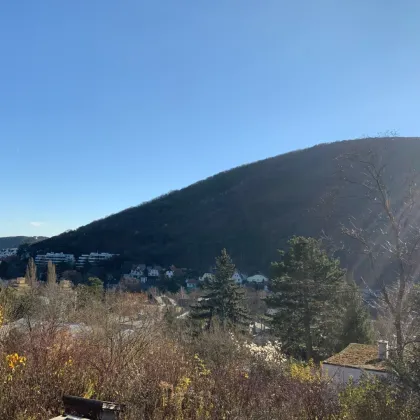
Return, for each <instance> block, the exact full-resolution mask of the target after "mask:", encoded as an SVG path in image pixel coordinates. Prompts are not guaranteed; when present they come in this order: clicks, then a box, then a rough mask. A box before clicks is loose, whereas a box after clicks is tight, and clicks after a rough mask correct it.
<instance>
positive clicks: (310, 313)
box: [267, 236, 344, 360]
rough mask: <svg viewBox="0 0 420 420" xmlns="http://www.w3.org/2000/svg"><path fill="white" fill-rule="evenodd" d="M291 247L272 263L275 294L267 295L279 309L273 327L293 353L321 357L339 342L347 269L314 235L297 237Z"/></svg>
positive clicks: (292, 240) (292, 241) (274, 306)
mask: <svg viewBox="0 0 420 420" xmlns="http://www.w3.org/2000/svg"><path fill="white" fill-rule="evenodd" d="M289 246H290V248H289V250H288V251H287V253H283V252H281V255H282V256H283V258H282V260H281V261H280V262H278V263H274V264H273V271H274V273H273V274H274V279H273V280H272V285H271V288H272V291H273V294H272V295H271V296H270V297H268V298H267V303H268V306H269V307H272V308H275V309H277V313H276V314H275V315H274V316H273V327H274V330H275V332H276V334H277V335H278V336H279V338H280V340H281V342H282V345H283V346H284V347H285V348H286V349H287V350H288V351H289V352H291V353H292V354H295V355H301V353H302V352H303V353H304V354H305V357H306V359H307V360H309V359H311V358H312V357H314V355H317V356H319V357H322V356H325V354H324V353H327V352H328V351H329V350H326V348H327V347H328V348H330V346H331V342H332V341H334V342H335V341H336V331H337V322H338V321H339V320H340V319H341V314H342V308H341V306H340V299H339V295H340V293H339V289H340V288H341V287H342V285H343V282H344V281H343V276H344V270H342V269H341V268H340V263H339V261H338V260H337V259H333V258H330V257H329V256H328V255H327V253H326V251H325V250H323V249H322V247H321V242H320V241H318V240H316V239H314V238H305V237H301V236H297V237H296V236H295V237H293V238H292V239H291V240H290V241H289Z"/></svg>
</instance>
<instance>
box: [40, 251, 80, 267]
mask: <svg viewBox="0 0 420 420" xmlns="http://www.w3.org/2000/svg"><path fill="white" fill-rule="evenodd" d="M48 261H51V262H52V263H54V264H60V263H67V264H74V263H75V262H76V258H74V255H73V254H64V253H63V252H47V253H46V254H40V255H37V256H36V257H35V264H36V265H46V264H48Z"/></svg>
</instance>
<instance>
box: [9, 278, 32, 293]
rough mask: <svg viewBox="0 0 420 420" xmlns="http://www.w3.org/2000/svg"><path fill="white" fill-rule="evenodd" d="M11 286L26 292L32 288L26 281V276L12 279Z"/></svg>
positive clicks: (20, 291)
mask: <svg viewBox="0 0 420 420" xmlns="http://www.w3.org/2000/svg"><path fill="white" fill-rule="evenodd" d="M10 287H12V288H13V289H15V290H16V291H18V292H19V293H23V292H26V291H27V290H29V289H30V288H31V287H30V286H29V284H28V283H27V282H26V279H25V277H18V278H17V279H16V280H12V281H11V282H10Z"/></svg>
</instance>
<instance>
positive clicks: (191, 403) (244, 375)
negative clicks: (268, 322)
mask: <svg viewBox="0 0 420 420" xmlns="http://www.w3.org/2000/svg"><path fill="white" fill-rule="evenodd" d="M40 293H41V294H43V295H45V294H48V293H50V295H49V297H50V302H47V301H46V300H41V301H40V300H39V295H38V296H33V297H32V298H33V299H35V301H36V302H38V305H33V306H31V305H28V307H29V308H34V307H36V311H35V310H34V311H32V312H30V313H29V314H28V316H27V317H26V318H25V319H26V321H25V322H26V323H25V327H24V328H21V329H20V331H13V332H11V333H10V334H9V335H7V336H5V337H3V339H2V340H1V343H0V418H1V419H8V420H14V419H17V420H23V419H25V420H43V419H49V418H51V417H53V416H54V415H57V414H59V413H60V412H61V411H62V404H61V397H62V395H63V393H67V394H72V395H77V396H84V397H86V398H98V399H105V400H113V401H117V402H119V403H123V404H125V405H126V411H125V413H124V417H123V420H140V419H177V420H180V419H183V420H186V419H274V418H275V419H308V420H309V419H339V418H345V417H342V416H341V414H340V410H341V407H340V400H339V396H338V394H337V392H336V390H335V389H333V388H332V387H331V386H330V385H329V384H328V383H327V382H325V381H324V380H322V379H321V378H319V377H318V376H316V375H313V376H312V375H311V374H310V373H309V374H308V370H307V369H306V370H302V372H304V374H302V375H300V374H299V372H300V370H299V369H298V368H296V366H295V368H294V369H290V367H291V366H290V364H289V363H288V362H284V361H280V362H279V361H278V360H277V359H276V358H271V357H270V358H264V354H266V353H264V352H262V353H259V356H258V357H257V356H255V354H253V353H252V352H250V351H249V350H248V349H247V347H246V346H244V345H243V344H242V341H241V339H238V340H233V339H232V337H231V336H230V334H227V333H223V332H221V331H217V330H216V331H211V332H209V333H206V334H203V335H201V336H200V337H197V338H193V337H192V336H191V335H189V334H188V333H187V332H185V333H184V334H179V333H178V330H177V329H169V330H168V328H167V326H166V325H165V324H164V322H165V321H164V320H163V319H162V317H161V316H159V313H158V312H156V311H153V310H150V309H152V308H151V307H150V306H149V305H148V304H147V303H146V302H145V297H144V296H142V295H128V294H124V293H113V294H112V293H111V294H107V295H106V296H105V297H104V298H101V299H91V301H90V304H89V305H85V306H83V307H80V306H78V304H77V302H76V300H75V299H70V300H69V297H68V296H67V298H63V297H60V295H59V293H58V291H57V290H55V291H54V290H49V291H46V290H42V291H40ZM55 294H57V296H56V297H57V299H54V303H51V302H53V300H52V299H53V298H54V295H55ZM0 298H1V296H0ZM69 301H70V302H72V303H71V304H68V302H69ZM40 302H44V303H40ZM75 302H76V303H75ZM15 303H16V302H15ZM15 303H10V302H9V307H10V308H15ZM13 310H15V309H13ZM10 313H13V311H12V309H11V310H10ZM139 313H141V314H142V315H141V316H140V317H139V315H138V314H139ZM7 316H8V315H7V314H6V317H7ZM9 316H10V314H9ZM76 321H77V323H78V324H79V327H78V328H77V329H75V328H74V327H73V329H69V325H70V323H72V322H76ZM174 331H175V332H176V333H174ZM270 351H271V350H270ZM14 353H17V356H13V357H12V358H10V355H14ZM261 355H262V356H263V357H261ZM7 356H9V359H7ZM20 357H24V359H23V358H22V359H20ZM292 371H293V374H292V373H291V372H292ZM296 372H297V373H298V374H296ZM308 375H309V376H308ZM364 413H365V411H364ZM383 418H386V416H383Z"/></svg>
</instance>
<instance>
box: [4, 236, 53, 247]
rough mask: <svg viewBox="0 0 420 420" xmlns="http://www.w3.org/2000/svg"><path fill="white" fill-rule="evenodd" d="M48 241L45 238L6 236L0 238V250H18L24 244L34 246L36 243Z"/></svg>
mask: <svg viewBox="0 0 420 420" xmlns="http://www.w3.org/2000/svg"><path fill="white" fill-rule="evenodd" d="M44 239H48V238H47V237H45V236H6V237H3V238H0V249H4V248H18V247H19V246H20V245H23V244H34V243H35V242H39V241H43V240H44Z"/></svg>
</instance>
